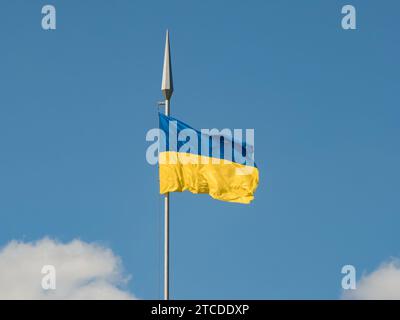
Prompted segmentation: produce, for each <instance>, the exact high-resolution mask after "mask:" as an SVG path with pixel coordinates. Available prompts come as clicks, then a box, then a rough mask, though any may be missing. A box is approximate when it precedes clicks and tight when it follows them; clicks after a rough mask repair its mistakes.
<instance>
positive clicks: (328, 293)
mask: <svg viewBox="0 0 400 320" xmlns="http://www.w3.org/2000/svg"><path fill="white" fill-rule="evenodd" d="M48 3H51V4H53V5H55V7H56V9H57V29H56V30H54V31H44V30H42V28H41V18H42V15H41V8H42V6H43V5H45V4H48ZM348 3H350V4H352V5H354V6H355V7H356V9H357V30H348V31H345V30H343V29H342V28H341V18H342V14H341V8H342V6H343V5H345V4H348ZM0 12H1V17H0V44H1V50H0V64H1V68H0V88H1V90H0V244H1V245H5V244H6V243H7V242H9V241H10V240H12V239H20V240H24V241H33V240H36V239H40V238H42V237H44V236H50V237H53V238H56V239H59V240H60V241H65V242H66V241H70V240H72V239H74V238H80V239H82V240H84V241H87V242H99V243H102V244H104V245H106V246H109V247H110V248H111V249H112V250H113V251H114V252H115V253H116V254H117V255H119V256H120V257H121V259H122V261H123V264H124V267H125V271H126V273H129V274H131V275H132V280H131V282H130V284H129V287H128V289H129V290H130V291H132V292H133V293H134V294H135V295H136V296H138V297H140V298H145V299H158V298H161V296H162V257H161V253H162V235H161V230H162V210H163V208H162V197H161V196H159V195H158V180H157V179H158V171H157V168H156V167H153V166H150V165H148V164H147V163H146V159H145V151H146V148H147V146H148V145H149V143H147V142H146V141H145V134H146V132H147V131H148V130H149V129H151V128H153V127H155V126H157V123H158V119H157V108H156V102H157V101H158V100H160V99H162V95H161V91H160V85H161V72H162V59H163V51H164V41H165V30H166V29H167V28H169V30H170V33H171V50H172V67H173V72H174V85H175V93H174V96H173V98H172V101H171V112H172V113H171V114H172V115H173V116H175V117H177V118H178V119H181V120H183V121H184V122H186V123H188V124H190V125H191V126H193V127H195V128H214V127H215V128H220V129H222V128H254V129H255V157H256V162H257V165H258V168H259V171H260V184H259V188H258V190H257V193H256V199H255V201H254V202H253V203H252V204H251V205H248V206H245V205H238V204H231V203H224V202H219V201H216V200H213V199H211V198H210V197H208V196H206V195H192V194H189V193H183V194H173V195H172V196H171V201H172V205H171V295H172V297H173V298H176V299H192V298H199V299H203V298H210V299H214V298H215V299H218V298H220V299H224V298H226V299H229V298H233V299H236V298H243V299H247V298H250V299H294V298H300V299H309V298H317V299H326V298H330V299H336V298H339V297H340V295H341V278H342V274H341V272H340V271H341V268H342V266H343V265H345V264H352V265H354V266H355V267H356V268H357V278H359V277H361V275H362V273H363V272H369V271H371V270H373V269H375V268H376V267H377V266H378V265H379V264H380V263H381V262H383V261H385V260H387V259H389V258H390V257H392V256H400V245H399V242H400V233H399V232H398V226H399V224H400V215H399V214H398V213H399V209H400V203H399V196H398V195H399V191H400V188H399V181H400V169H399V163H400V150H399V140H398V137H399V134H400V126H399V121H398V119H399V116H400V112H399V105H400V103H399V102H400V101H399V100H400V99H399V96H398V92H399V89H400V81H399V74H400V64H399V60H398V59H399V56H400V44H399V41H398V30H399V29H400V20H399V19H398V17H399V14H400V4H399V3H398V1H388V0H386V1H355V0H352V1H350V2H349V1H312V0H309V1H306V2H304V1H303V2H300V1H251V2H244V1H229V3H228V2H227V1H224V2H223V1H208V0H207V1H173V0H171V1H146V2H145V1H136V0H135V1H128V0H117V1H92V0H91V1H89V0H88V1H77V0H68V1H66V0H63V1H59V0H52V1H11V0H3V1H1V3H0Z"/></svg>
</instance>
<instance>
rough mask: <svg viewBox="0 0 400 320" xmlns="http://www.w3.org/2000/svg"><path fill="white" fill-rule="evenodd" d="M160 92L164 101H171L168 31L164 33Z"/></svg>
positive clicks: (172, 85) (171, 85)
mask: <svg viewBox="0 0 400 320" xmlns="http://www.w3.org/2000/svg"><path fill="white" fill-rule="evenodd" d="M161 91H162V93H163V95H164V97H165V99H167V100H169V99H171V96H172V93H173V92H174V84H173V81H172V68H171V55H170V48H169V30H168V29H167V32H166V39H165V53H164V67H163V76H162V82H161Z"/></svg>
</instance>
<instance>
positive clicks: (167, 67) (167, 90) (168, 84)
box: [161, 30, 174, 300]
mask: <svg viewBox="0 0 400 320" xmlns="http://www.w3.org/2000/svg"><path fill="white" fill-rule="evenodd" d="M161 91H162V93H163V95H164V97H165V115H167V116H169V113H170V100H171V96H172V93H173V91H174V85H173V81H172V69H171V56H170V48H169V32H168V30H167V36H166V40H165V53H164V67H163V76H162V82H161ZM169 203H170V201H169V193H167V194H166V195H165V199H164V300H169Z"/></svg>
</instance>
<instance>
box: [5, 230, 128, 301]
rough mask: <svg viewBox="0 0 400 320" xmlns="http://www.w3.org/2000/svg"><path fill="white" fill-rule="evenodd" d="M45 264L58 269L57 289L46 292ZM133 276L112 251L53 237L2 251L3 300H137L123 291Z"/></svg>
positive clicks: (9, 246)
mask: <svg viewBox="0 0 400 320" xmlns="http://www.w3.org/2000/svg"><path fill="white" fill-rule="evenodd" d="M44 265H53V266H54V267H55V269H56V289H55V290H44V289H43V288H42V279H43V277H44V276H45V275H44V274H42V273H41V271H42V267H43V266H44ZM128 280H129V277H126V276H124V274H123V272H122V266H121V260H120V258H119V257H117V256H116V255H115V254H114V253H113V252H112V251H111V250H110V249H108V248H105V247H103V246H99V245H97V244H91V243H86V242H83V241H80V240H73V241H71V242H69V243H61V242H58V241H55V240H52V239H49V238H44V239H42V240H39V241H37V242H30V243H24V242H18V241H11V242H10V243H8V244H7V245H6V246H5V247H3V248H2V249H1V250H0V299H134V298H135V297H134V296H133V295H132V294H131V293H129V292H128V291H127V290H123V289H122V288H123V287H124V286H125V285H126V283H127V281H128Z"/></svg>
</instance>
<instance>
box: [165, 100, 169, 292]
mask: <svg viewBox="0 0 400 320" xmlns="http://www.w3.org/2000/svg"><path fill="white" fill-rule="evenodd" d="M165 115H166V116H169V99H166V100H165ZM164 211H165V212H164V300H169V192H168V193H167V194H166V195H165V198H164Z"/></svg>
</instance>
